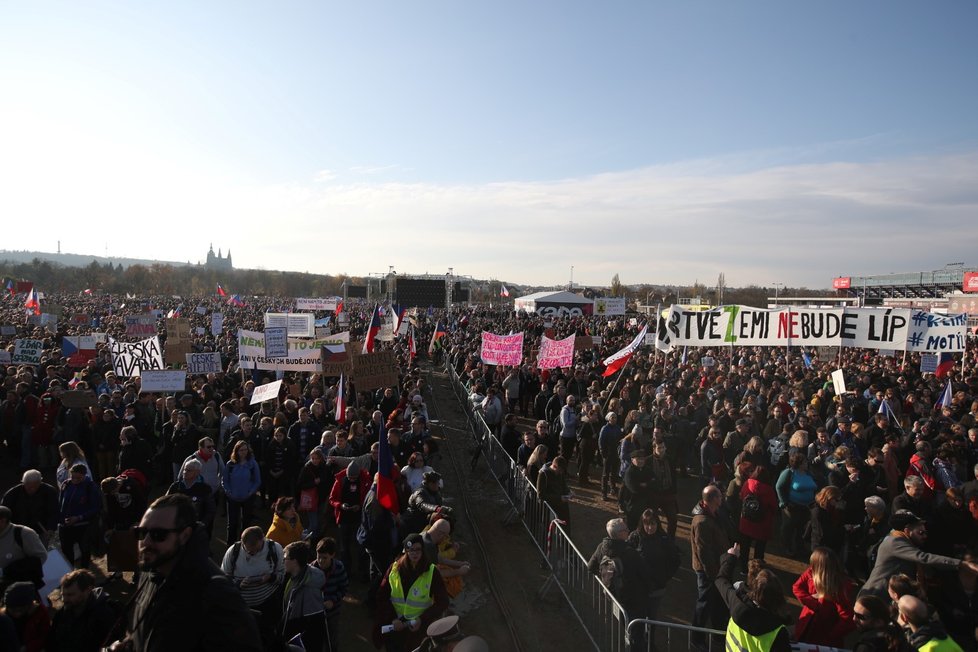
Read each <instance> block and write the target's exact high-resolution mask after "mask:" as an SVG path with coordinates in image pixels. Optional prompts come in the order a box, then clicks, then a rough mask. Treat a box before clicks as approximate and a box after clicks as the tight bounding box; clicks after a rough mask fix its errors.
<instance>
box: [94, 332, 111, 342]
mask: <svg viewBox="0 0 978 652" xmlns="http://www.w3.org/2000/svg"><path fill="white" fill-rule="evenodd" d="M92 337H94V338H95V343H96V344H105V343H106V342H108V341H109V340H108V336H107V335H106V334H105V333H92Z"/></svg>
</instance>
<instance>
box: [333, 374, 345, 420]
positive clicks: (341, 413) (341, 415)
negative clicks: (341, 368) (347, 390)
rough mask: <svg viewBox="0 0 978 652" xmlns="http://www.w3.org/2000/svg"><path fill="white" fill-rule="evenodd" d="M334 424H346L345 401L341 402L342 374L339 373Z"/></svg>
mask: <svg viewBox="0 0 978 652" xmlns="http://www.w3.org/2000/svg"><path fill="white" fill-rule="evenodd" d="M334 417H335V418H336V423H338V424H339V425H341V426H342V425H343V424H345V423H346V401H345V400H343V374H342V373H340V384H339V387H338V388H337V390H336V412H335V414H334Z"/></svg>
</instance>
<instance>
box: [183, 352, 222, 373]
mask: <svg viewBox="0 0 978 652" xmlns="http://www.w3.org/2000/svg"><path fill="white" fill-rule="evenodd" d="M186 360H187V373H190V374H211V373H214V374H219V373H221V372H222V371H224V369H223V367H222V365H221V354H220V353H188V354H187V355H186Z"/></svg>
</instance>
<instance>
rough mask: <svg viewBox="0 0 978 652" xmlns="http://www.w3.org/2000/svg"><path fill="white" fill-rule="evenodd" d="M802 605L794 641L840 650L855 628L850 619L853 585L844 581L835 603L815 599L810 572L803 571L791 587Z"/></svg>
mask: <svg viewBox="0 0 978 652" xmlns="http://www.w3.org/2000/svg"><path fill="white" fill-rule="evenodd" d="M791 590H792V592H794V594H795V597H796V598H798V601H799V602H801V605H802V607H801V615H800V616H799V617H798V624H797V625H795V639H797V640H798V641H801V642H803V643H812V644H815V645H828V646H830V647H842V646H843V639H845V637H846V634H848V633H849V632H851V631H852V630H854V629H855V628H856V624H855V621H854V620H853V619H852V605H853V586H852V582H849V581H848V580H847V581H846V585H845V589H844V591H843V595H842V597H841V598H840V599H839V601H838V602H834V601H832V600H825V599H824V598H822V599H819V598H817V597H815V581H814V580H813V579H812V569H811V568H806V569H805V572H804V573H802V574H801V577H799V578H798V579H797V580H795V583H794V585H793V586H792V587H791Z"/></svg>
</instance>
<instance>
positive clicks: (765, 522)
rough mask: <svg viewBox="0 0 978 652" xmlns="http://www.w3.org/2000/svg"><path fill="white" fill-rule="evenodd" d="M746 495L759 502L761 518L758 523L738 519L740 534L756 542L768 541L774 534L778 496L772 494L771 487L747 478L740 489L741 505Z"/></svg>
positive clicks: (772, 489)
mask: <svg viewBox="0 0 978 652" xmlns="http://www.w3.org/2000/svg"><path fill="white" fill-rule="evenodd" d="M747 494H754V495H755V496H757V498H758V500H760V501H761V513H762V514H763V517H762V518H761V520H760V521H750V520H747V519H746V518H744V517H743V516H741V517H740V527H739V528H738V529H739V530H740V533H741V534H744V535H746V536H749V537H750V538H751V539H755V540H757V541H770V540H771V536H772V535H773V534H774V515H775V514H777V513H778V495H777V494H776V493H774V487H772V486H771V485H769V484H767V483H764V482H760V481H759V480H755V479H754V478H748V479H747V482H745V483H744V486H743V487H741V488H740V500H741V503H743V500H744V497H746V496H747Z"/></svg>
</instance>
